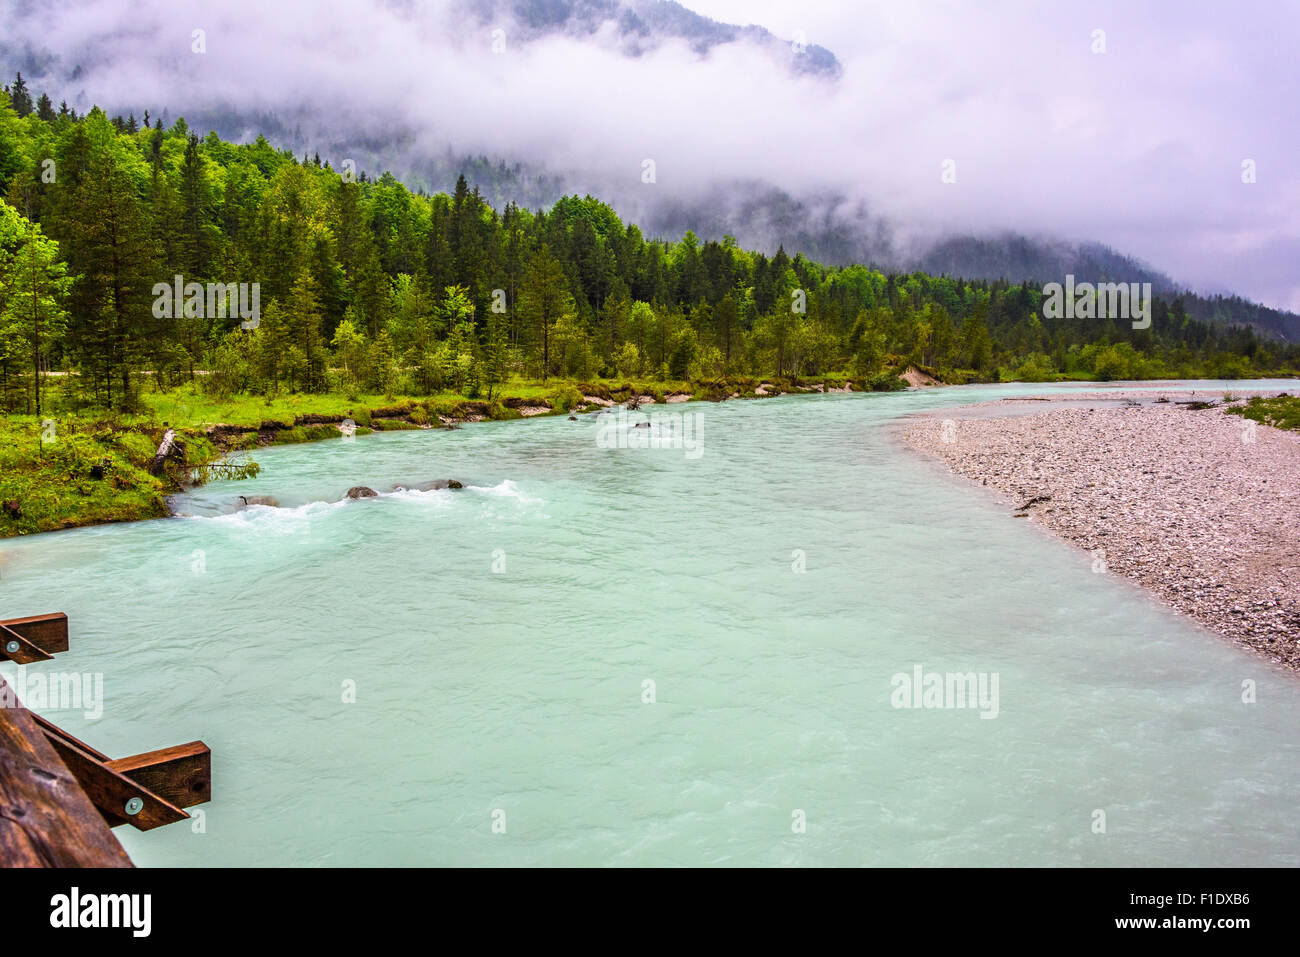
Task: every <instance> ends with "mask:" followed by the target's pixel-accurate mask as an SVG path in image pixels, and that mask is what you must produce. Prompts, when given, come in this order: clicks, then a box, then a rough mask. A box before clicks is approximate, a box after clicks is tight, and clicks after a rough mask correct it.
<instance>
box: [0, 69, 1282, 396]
mask: <svg viewBox="0 0 1300 957" xmlns="http://www.w3.org/2000/svg"><path fill="white" fill-rule="evenodd" d="M334 163H337V166H335V165H332V162H331V160H330V159H328V158H322V157H320V156H319V155H311V156H296V155H294V154H293V153H291V152H289V151H286V150H283V149H277V148H276V147H275V146H273V145H272V144H270V143H268V142H267V141H266V140H265V139H263V138H261V137H259V138H258V139H257V140H256V141H254V142H251V143H247V144H242V145H240V144H234V143H230V142H226V141H223V140H222V139H220V138H218V137H217V136H216V135H215V134H212V133H209V134H208V135H206V136H201V135H200V134H199V131H197V130H192V129H190V128H189V127H188V126H187V125H186V123H185V120H184V119H178V120H177V121H176V122H175V123H174V124H172V125H171V126H170V128H164V127H163V125H162V121H161V120H159V119H156V118H154V117H153V116H151V115H150V113H149V111H148V110H145V111H143V113H142V115H141V116H140V117H139V118H137V117H136V116H135V115H134V114H131V115H128V116H126V117H125V118H123V117H121V116H115V117H111V118H110V117H108V116H107V115H105V113H104V112H103V111H101V110H99V109H98V108H95V109H92V110H90V111H89V112H88V113H86V114H85V115H77V113H76V112H75V111H73V110H71V109H69V108H68V106H67V104H66V103H61V104H60V105H59V106H58V107H55V106H54V104H53V101H52V100H51V98H50V97H49V96H48V95H47V94H45V93H39V94H34V93H33V91H31V90H29V89H28V88H27V85H26V83H25V82H24V81H23V79H22V77H21V75H19V76H18V77H17V78H16V79H15V81H14V82H13V84H12V86H10V87H7V88H6V90H5V93H4V94H0V196H2V197H3V205H2V206H0V309H2V310H3V311H2V313H0V316H2V319H0V401H2V402H3V407H4V408H5V409H6V410H8V411H11V412H27V413H31V412H41V411H44V410H49V409H51V408H55V407H57V408H62V409H84V408H104V409H118V410H132V409H136V408H139V400H140V396H141V392H142V390H145V391H150V390H156V391H165V390H168V389H170V388H174V387H176V386H178V385H180V384H182V383H195V382H196V383H198V385H199V387H200V388H201V389H202V390H203V391H204V392H206V393H208V394H210V395H214V396H231V395H237V394H251V395H269V396H273V395H278V394H283V393H289V392H297V393H327V392H337V393H344V394H359V393H367V394H380V393H382V394H390V395H391V394H404V395H432V394H437V393H442V392H448V393H455V394H460V395H464V396H467V397H470V398H477V397H480V396H483V397H487V398H491V397H492V396H493V395H494V394H495V393H496V392H497V390H499V389H500V388H501V387H502V385H503V384H504V383H506V382H508V381H511V380H512V379H514V378H526V379H532V380H544V381H549V380H551V379H553V378H562V379H576V380H583V381H587V380H596V379H599V378H625V377H639V378H641V379H646V380H664V381H667V380H673V381H688V382H699V381H715V380H723V379H725V378H727V377H730V376H750V377H776V378H786V379H792V380H799V379H801V378H813V377H819V376H826V375H834V374H838V375H844V376H849V377H851V378H852V379H853V381H854V383H855V385H856V386H857V387H859V388H876V389H889V388H896V387H899V386H900V385H901V383H900V382H899V380H898V378H897V375H898V373H899V372H901V371H902V370H903V369H904V368H906V366H908V365H915V366H917V367H920V368H923V369H926V370H928V371H929V372H931V373H932V374H934V375H935V376H937V377H938V378H939V379H941V380H943V381H947V382H970V381H997V380H999V379H1003V380H1005V379H1022V380H1030V381H1045V380H1052V379H1058V378H1074V379H1100V380H1116V379H1136V378H1161V377H1170V376H1188V377H1191V376H1198V377H1210V378H1240V377H1246V376H1254V375H1265V374H1287V373H1294V372H1295V371H1296V369H1297V367H1300V347H1297V346H1296V345H1294V344H1286V343H1284V342H1281V341H1278V340H1275V339H1272V338H1262V337H1260V336H1258V335H1257V334H1256V333H1255V332H1254V331H1253V330H1252V329H1251V328H1250V327H1248V326H1245V325H1232V324H1226V323H1204V322H1198V321H1195V320H1192V319H1190V318H1189V317H1188V314H1187V310H1186V309H1185V307H1184V303H1183V301H1182V300H1180V299H1175V300H1173V301H1165V300H1161V299H1159V298H1157V299H1156V301H1155V302H1154V304H1153V308H1152V317H1151V318H1152V321H1151V324H1150V327H1149V328H1147V329H1138V330H1135V329H1133V328H1132V327H1131V323H1129V322H1128V321H1126V320H1116V319H1080V318H1067V319H1051V318H1047V317H1045V316H1044V314H1043V313H1044V311H1043V309H1042V301H1043V292H1042V287H1041V285H1040V284H1038V283H1031V282H1029V281H1022V282H1019V283H1012V282H1008V281H997V282H987V281H964V280H963V279H961V278H959V277H948V276H932V275H927V274H924V273H912V274H886V273H884V272H882V271H880V270H877V269H874V268H871V267H869V266H866V265H851V266H847V267H827V266H824V265H821V264H818V263H816V262H811V261H809V260H807V259H805V258H803V257H802V256H801V255H798V254H796V255H794V256H790V255H788V254H787V253H786V251H785V250H784V249H778V250H777V251H776V252H775V254H774V255H771V256H768V255H765V254H763V253H761V252H755V251H750V250H745V249H741V248H739V247H738V245H737V244H736V242H735V241H734V240H733V239H731V238H730V237H724V238H723V239H722V240H721V241H703V240H701V239H700V238H699V237H697V236H695V235H694V234H693V233H690V232H688V233H686V234H685V235H684V236H682V237H680V238H675V239H672V240H665V239H660V238H654V237H647V236H645V235H643V234H642V232H641V230H640V229H639V228H638V227H637V226H636V225H635V224H632V223H624V222H623V221H622V220H621V219H620V218H619V216H618V215H617V214H616V212H615V211H614V210H613V209H611V208H610V207H609V206H608V205H606V204H605V203H603V202H601V201H600V200H599V199H596V198H593V197H590V196H586V197H577V196H572V197H566V198H564V199H562V200H560V201H559V202H557V203H556V204H555V205H554V206H553V207H552V208H551V209H549V210H528V209H521V208H518V207H517V206H515V205H507V206H506V207H505V208H504V209H493V208H491V207H490V206H489V205H488V204H487V203H486V202H485V201H484V200H483V199H482V197H481V196H480V194H479V191H478V190H477V189H475V188H474V187H472V186H471V185H470V184H469V183H467V182H466V180H465V178H464V177H463V176H462V177H461V178H460V179H459V181H458V182H457V184H456V188H455V190H454V192H453V193H452V194H451V195H446V194H444V193H435V194H432V195H429V194H427V193H425V192H424V191H423V190H417V191H414V192H412V191H411V190H410V189H408V188H407V187H406V186H404V185H403V184H402V183H400V182H398V181H397V180H396V179H395V178H394V177H393V176H392V175H390V174H388V173H385V174H383V175H381V176H378V177H373V176H370V175H368V174H367V172H366V171H364V170H355V169H354V168H353V167H352V164H351V163H350V162H349V161H347V160H344V159H336V160H334ZM1057 278H1059V277H1057ZM1116 278H1117V279H1119V280H1121V281H1122V280H1123V279H1124V277H1116ZM191 284H197V285H191ZM240 284H243V285H244V286H245V287H246V288H245V292H246V293H247V292H249V291H250V290H251V287H254V286H255V287H256V306H257V314H256V317H255V319H254V321H252V322H249V321H247V319H246V316H247V315H249V313H248V312H247V307H248V306H250V305H252V303H250V302H249V299H250V298H252V296H251V295H246V296H245V298H244V300H242V304H243V305H244V306H245V312H244V313H243V314H242V315H241V312H240V309H239V308H238V305H239V303H240V302H241V300H239V299H238V296H237V295H236V289H237V288H238V287H239V286H240ZM213 286H215V287H216V294H215V296H214V295H213V292H212V288H213ZM163 289H169V290H170V289H176V291H177V292H178V293H180V295H173V294H172V293H170V292H167V293H161V290H163ZM36 370H40V372H41V374H40V375H35V374H34V373H35V371H36Z"/></svg>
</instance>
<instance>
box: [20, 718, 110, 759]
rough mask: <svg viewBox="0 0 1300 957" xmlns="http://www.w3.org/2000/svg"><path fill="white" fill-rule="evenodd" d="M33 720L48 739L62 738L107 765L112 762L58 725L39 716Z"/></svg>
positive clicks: (106, 756) (105, 755)
mask: <svg viewBox="0 0 1300 957" xmlns="http://www.w3.org/2000/svg"><path fill="white" fill-rule="evenodd" d="M32 720H33V721H35V722H36V726H37V727H38V728H40V729H41V730H42V731H44V732H45V736H46V737H47V738H48V737H50V736H53V737H56V738H62V739H63V740H64V741H66V742H68V743H69V744H71V745H73V746H75V747H78V748H80V749H81V750H82V751H85V752H86V753H87V754H89V755H90V756H91V757H93V758H95V759H97V760H99V761H103V762H104V763H105V764H107V763H108V762H109V761H111V760H112V759H111V758H110V757H109V756H108V755H107V754H103V753H101V752H99V751H96V750H95V749H94V748H92V747H91V746H90V745H88V744H86V742H84V741H80V740H78V739H77V738H74V737H73V736H72V735H70V734H68V732H66V731H64V730H63V729H62V728H60V727H59V726H58V725H57V724H52V723H50V722H49V721H46V720H45V719H44V718H42V717H41V716H40V715H39V714H33V715H32Z"/></svg>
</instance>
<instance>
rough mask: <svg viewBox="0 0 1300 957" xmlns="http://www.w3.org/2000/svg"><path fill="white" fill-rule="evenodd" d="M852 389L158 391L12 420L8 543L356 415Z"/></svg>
mask: <svg viewBox="0 0 1300 957" xmlns="http://www.w3.org/2000/svg"><path fill="white" fill-rule="evenodd" d="M847 382H848V380H847V379H846V377H844V376H826V377H821V378H818V379H816V380H801V381H791V380H784V379H772V378H767V379H757V378H746V377H731V378H727V379H719V380H713V381H707V382H694V383H692V382H684V381H658V380H617V381H615V380H599V381H595V382H580V381H577V380H557V379H551V380H548V381H546V382H541V381H529V380H518V381H514V382H512V383H510V384H509V386H508V387H507V388H505V389H503V390H500V391H499V392H498V393H497V394H496V395H495V396H494V397H493V398H492V399H490V400H489V399H486V398H483V397H478V398H470V397H469V396H465V395H457V394H442V395H436V396H431V397H417V396H386V395H340V394H324V395H310V394H288V395H279V396H272V397H267V396H253V395H236V396H231V397H228V398H218V397H214V396H211V395H208V394H206V393H204V392H203V391H201V390H199V389H197V388H195V387H193V386H185V387H182V388H178V389H174V390H170V391H167V392H146V393H145V394H143V395H141V396H140V400H139V401H140V404H141V406H142V407H143V410H142V411H141V412H139V413H137V414H131V415H127V414H121V413H107V412H101V413H93V414H84V413H67V414H61V413H58V412H53V413H50V414H48V415H47V416H45V417H43V418H37V417H36V416H31V415H7V416H0V538H3V537H10V536H14V535H27V534H31V533H34V532H47V531H53V530H56V529H62V528H74V527H77V526H82V525H97V524H103V523H106V522H124V521H135V520H139V519H148V518H161V517H163V516H165V515H166V514H167V503H166V498H167V496H169V495H173V494H175V493H177V492H179V491H181V489H182V488H183V487H184V486H185V485H186V484H188V483H191V482H196V481H199V480H201V479H202V474H201V471H199V470H201V469H202V468H203V466H205V465H207V464H209V463H211V462H213V461H215V460H217V459H218V458H219V457H220V456H221V455H222V454H224V453H230V452H239V451H247V452H250V453H251V452H255V450H256V449H258V448H265V447H267V446H270V445H285V444H292V443H297V442H313V441H319V440H325V439H337V438H340V437H341V435H342V433H341V432H340V430H339V423H341V422H342V421H344V420H346V419H350V420H352V421H353V422H354V423H355V424H356V426H357V429H356V434H358V435H365V434H367V433H369V432H374V431H391V430H394V429H425V428H438V427H440V426H445V425H452V424H456V423H459V422H465V421H481V420H504V419H517V418H523V417H526V416H534V415H567V414H569V413H570V412H581V411H587V410H590V409H594V408H597V407H598V406H599V405H600V404H603V403H609V402H623V401H626V400H627V399H630V398H632V397H633V396H643V397H645V396H648V397H650V398H653V399H654V400H655V401H656V402H664V401H666V400H667V398H668V397H670V396H672V397H675V398H678V399H680V398H683V397H690V398H692V399H699V400H711V401H720V400H723V399H728V398H731V397H733V396H735V397H741V398H755V397H759V396H762V395H763V394H768V395H775V394H777V393H779V392H803V391H820V390H821V389H825V388H843V387H844V386H845V385H846V384H847ZM764 384H767V385H768V388H767V389H765V390H763V389H762V387H763V385H764ZM859 388H860V386H859ZM760 390H762V391H760ZM596 400H599V401H596ZM168 428H172V429H175V430H176V435H177V438H178V439H180V441H181V443H182V445H183V451H181V452H179V453H178V454H177V455H176V457H175V458H174V459H173V460H171V461H170V462H169V463H168V467H167V468H166V470H165V471H164V472H163V473H162V474H160V475H153V474H151V473H150V470H149V466H150V463H151V462H152V460H153V457H154V454H155V451H156V450H157V448H158V444H159V442H160V441H161V440H162V437H163V435H164V433H165V432H166V430H167V429H168Z"/></svg>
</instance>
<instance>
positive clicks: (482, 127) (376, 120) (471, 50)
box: [0, 0, 1300, 310]
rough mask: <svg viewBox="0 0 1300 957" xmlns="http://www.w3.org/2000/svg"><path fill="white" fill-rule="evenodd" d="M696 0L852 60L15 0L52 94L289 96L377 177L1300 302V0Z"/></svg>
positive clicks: (234, 102) (326, 15) (347, 10)
mask: <svg viewBox="0 0 1300 957" xmlns="http://www.w3.org/2000/svg"><path fill="white" fill-rule="evenodd" d="M686 5H687V6H688V7H689V8H690V9H693V10H695V11H697V12H699V13H702V14H704V15H706V16H710V17H713V18H715V19H718V20H722V21H726V22H736V23H742V24H743V23H749V22H754V23H758V24H760V25H762V26H765V27H767V28H768V29H769V30H771V31H772V32H773V33H774V34H776V35H777V36H779V37H781V38H784V39H790V38H798V39H806V41H807V42H808V43H811V44H820V45H822V46H825V47H827V48H828V49H830V50H831V51H832V52H833V53H834V54H835V55H836V56H837V57H838V58H839V60H840V62H841V64H842V66H843V70H842V72H841V73H840V74H839V75H838V76H828V75H817V74H814V75H807V74H804V75H800V74H797V73H795V72H793V71H791V70H790V69H789V64H788V60H789V57H788V56H782V55H781V52H782V50H783V49H784V48H777V49H776V50H774V48H773V45H772V44H769V45H766V46H765V45H762V44H758V43H751V42H743V41H738V42H733V43H726V44H722V45H719V46H715V47H713V48H712V49H711V50H710V51H709V52H708V53H707V54H705V55H700V54H699V53H697V52H696V51H695V50H693V49H692V48H691V47H690V46H689V45H688V44H687V42H685V41H682V40H671V39H670V40H664V41H662V42H659V43H657V44H649V45H645V46H646V48H645V49H642V50H641V51H640V53H639V55H629V50H628V48H627V44H626V42H625V41H624V40H623V39H621V38H620V37H619V36H618V34H617V31H616V29H615V28H614V25H613V24H612V23H611V24H608V25H607V26H606V28H605V29H604V30H602V31H601V32H600V33H598V34H596V35H594V36H591V35H586V34H581V33H577V34H575V33H572V32H570V33H569V34H565V33H563V32H560V33H550V34H543V35H532V36H530V35H529V31H528V30H527V29H525V28H524V27H522V26H521V25H519V24H517V23H515V22H513V21H512V20H511V18H510V17H508V16H507V15H505V14H504V13H503V12H501V11H504V10H506V9H507V8H508V7H509V4H504V3H503V4H500V5H499V9H497V10H493V11H492V12H490V13H489V14H488V15H487V16H485V17H484V18H482V20H481V21H480V18H479V17H476V16H469V15H467V10H466V7H467V2H466V0H431V2H422V3H414V2H412V3H404V2H388V3H384V2H376V0H346V2H344V0H317V2H312V3H298V2H279V0H277V2H266V0H260V2H252V0H226V2H222V3H220V4H216V3H194V2H184V0H182V2H176V0H133V2H130V3H128V2H126V0H91V2H83V3H59V2H55V3H50V2H40V3H28V2H9V3H6V4H4V5H3V7H4V14H3V22H4V24H5V26H4V31H3V32H4V36H3V39H2V40H0V58H2V62H3V63H4V64H5V65H10V64H16V65H27V68H28V69H29V70H31V71H33V72H34V73H35V74H36V75H35V76H34V77H33V78H32V79H33V81H34V82H32V84H31V86H32V87H33V88H34V89H47V90H48V91H49V92H50V94H51V96H52V97H54V99H55V101H56V102H57V101H58V100H59V99H60V98H63V97H66V98H67V99H68V101H69V102H70V103H72V102H74V100H76V99H77V97H78V95H80V94H84V99H83V104H84V106H88V105H89V104H90V103H99V104H101V105H104V106H105V107H109V108H111V109H112V110H113V111H114V112H117V111H121V112H126V111H127V110H128V109H131V110H134V112H135V114H136V116H137V118H138V117H140V116H141V115H142V113H143V111H144V110H145V109H146V108H148V109H150V110H151V111H152V112H153V114H154V115H159V114H160V113H161V112H162V110H163V109H164V108H166V110H167V111H168V115H169V117H170V118H172V119H174V118H175V117H176V116H179V115H182V114H186V115H201V114H204V113H207V112H214V111H222V110H232V109H233V110H237V111H239V112H240V114H242V115H244V116H248V117H256V116H259V115H266V114H273V115H275V116H277V117H280V118H281V119H284V120H285V121H286V122H287V123H288V125H289V127H290V128H296V132H297V133H298V135H299V139H300V141H298V142H294V143H292V144H290V143H285V144H284V145H293V146H295V147H296V148H298V149H299V150H300V151H301V150H302V149H303V148H306V149H308V150H312V149H319V150H320V152H321V154H322V157H323V158H328V159H331V160H332V161H334V163H335V164H336V165H337V163H338V162H339V161H340V160H341V159H343V158H345V157H346V156H348V155H350V153H355V154H356V155H358V156H361V157H365V158H368V159H367V161H366V162H363V165H364V166H366V167H368V168H370V169H371V172H378V171H379V170H377V169H375V168H373V167H372V166H371V164H372V163H381V164H382V165H383V166H386V167H389V168H392V169H393V171H394V172H395V173H398V174H399V175H402V174H403V173H410V172H411V171H415V170H418V169H420V168H421V167H422V164H425V163H426V161H427V160H429V159H430V158H435V157H439V156H446V155H447V154H448V151H449V150H450V151H451V152H452V153H454V154H456V155H460V154H465V153H473V154H479V153H482V154H486V155H488V156H490V157H493V158H496V157H501V158H504V159H506V160H507V161H508V162H514V161H522V162H524V163H528V164H532V165H533V166H535V167H537V168H538V169H544V170H545V171H547V172H550V173H553V174H556V175H559V176H561V177H562V179H563V183H564V186H565V188H566V189H568V190H570V191H578V192H586V191H591V192H593V193H596V194H598V195H601V196H602V197H604V198H607V199H609V200H611V202H613V203H614V205H615V206H616V207H617V208H618V209H619V211H620V213H621V214H623V215H624V216H625V218H628V219H632V220H637V221H639V220H642V219H647V220H651V221H653V220H654V219H655V217H656V215H660V213H657V211H662V210H663V209H664V208H670V207H675V208H677V209H679V210H680V209H682V208H691V207H693V206H698V205H699V204H708V203H713V202H714V201H715V200H716V201H718V202H719V203H720V204H721V205H722V206H723V207H724V208H732V207H734V206H735V204H736V203H737V202H742V201H743V198H744V196H745V195H748V194H749V192H751V191H754V190H756V187H753V186H739V185H737V184H754V183H768V184H773V185H775V186H777V187H779V188H781V189H782V190H784V191H786V192H787V193H789V194H791V195H793V196H796V197H813V196H816V197H821V198H822V202H821V203H820V204H818V206H817V210H818V212H817V215H818V216H821V217H826V216H829V217H830V218H831V219H835V220H837V221H838V222H840V223H841V224H843V225H844V226H845V227H846V228H853V227H854V226H855V224H857V223H859V222H860V221H861V220H862V218H863V214H864V211H869V214H870V216H871V217H872V219H873V220H875V221H876V222H875V225H874V226H872V227H868V228H866V229H864V232H871V231H872V230H878V229H880V228H881V227H880V225H879V220H880V219H882V218H883V220H885V221H887V222H888V223H889V225H890V227H891V230H892V233H893V235H894V242H895V243H896V244H897V246H898V248H900V249H910V248H915V246H916V244H917V243H918V242H920V241H923V240H925V239H928V238H932V237H935V236H940V235H947V234H951V233H976V234H985V233H995V232H998V231H1002V230H1008V229H1010V230H1015V231H1017V232H1023V233H1028V234H1034V235H1047V236H1055V237H1060V238H1063V239H1067V240H1072V241H1080V240H1097V241H1100V242H1103V243H1106V244H1109V245H1111V246H1113V247H1115V248H1116V249H1118V250H1120V251H1122V252H1124V253H1127V254H1130V255H1133V256H1136V257H1138V258H1140V259H1142V260H1145V261H1147V262H1149V263H1151V264H1152V265H1153V266H1155V267H1156V268H1158V269H1160V270H1162V271H1164V272H1166V273H1169V274H1170V275H1172V276H1174V277H1175V278H1176V279H1178V280H1179V281H1181V282H1184V283H1187V284H1189V285H1191V286H1192V287H1194V288H1197V289H1209V290H1225V289H1231V290H1233V291H1237V292H1240V293H1242V294H1245V295H1248V296H1250V297H1252V298H1256V299H1258V300H1260V301H1263V302H1266V303H1268V304H1270V305H1275V306H1280V307H1283V308H1290V309H1297V310H1300V274H1298V273H1297V270H1296V268H1295V263H1296V262H1300V166H1298V164H1297V159H1298V158H1300V126H1298V125H1297V124H1296V123H1295V122H1294V99H1295V94H1296V92H1297V89H1298V88H1300V84H1298V83H1297V73H1298V72H1300V69H1298V68H1297V65H1296V64H1297V58H1296V57H1295V55H1294V49H1295V45H1296V42H1297V40H1298V39H1300V30H1297V27H1298V26H1300V6H1297V5H1295V4H1293V3H1290V2H1288V0H1277V2H1257V3H1251V2H1244V3H1242V2H1239V3H1236V4H1233V5H1226V4H1213V3H1201V2H1187V0H1166V2H1154V0H1152V2H1146V3H1143V2H1126V3H1106V2H1100V3H1099V2H1089V3H1066V2H1062V3H1050V4H1043V3H1037V2H1028V0H1026V2H1018V0H993V2H985V3H981V4H978V5H975V4H966V3H957V2H947V0H908V2H901V0H895V2H891V3H880V2H865V0H859V2H831V0H805V2H801V3H798V4H793V3H788V2H787V3H777V2H771V0H744V2H741V0H694V2H690V3H687V4H686ZM491 6H492V4H490V3H489V4H475V8H476V9H480V10H481V9H482V8H484V7H491ZM195 30H202V31H204V41H205V44H206V52H204V53H195V52H193V51H192V46H193V44H194V40H193V31H195ZM494 30H499V31H501V32H500V33H497V34H495V35H494V33H493V31H494ZM1098 30H1100V31H1104V37H1102V36H1101V35H1100V34H1097V33H1095V31H1098ZM494 41H495V43H496V46H497V48H498V50H499V52H494V50H493V45H494ZM1101 43H1104V52H1095V51H1096V50H1097V49H1098V48H1099V47H1100V44H1101ZM502 47H504V48H503V49H502ZM77 68H80V70H79V72H78V73H76V75H75V77H74V76H73V71H74V70H76V69H77ZM257 126H258V124H257V123H256V122H250V123H248V124H247V126H246V128H245V129H242V130H240V132H241V133H242V134H243V135H244V136H250V137H251V136H253V135H256V133H257V132H259V131H260V130H259V129H257ZM271 138H273V139H275V137H271ZM381 144H382V146H381ZM376 147H379V148H376ZM375 154H378V155H375ZM646 160H653V162H654V171H655V177H654V182H651V183H647V182H644V177H643V171H644V169H645V166H644V164H645V161H646ZM948 160H951V161H952V165H950V166H948V167H947V169H948V170H949V171H950V174H951V173H955V182H944V181H943V177H942V173H943V171H944V169H945V166H944V164H945V161H948ZM1246 160H1252V161H1253V162H1254V168H1255V171H1256V174H1255V175H1256V180H1257V181H1256V182H1254V183H1250V184H1247V183H1243V181H1242V164H1243V162H1244V161H1246ZM948 178H949V179H952V178H953V176H952V175H950V176H949V177H948ZM738 191H739V196H738V195H737V192H738ZM828 197H829V199H827V198H828ZM809 228H810V229H812V228H817V224H812V225H810V227H809ZM742 238H748V237H742ZM759 238H760V239H763V240H766V239H770V237H759Z"/></svg>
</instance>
